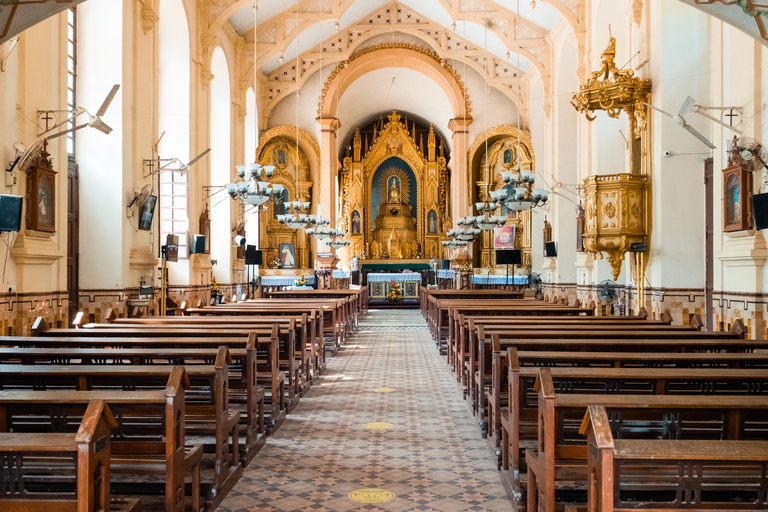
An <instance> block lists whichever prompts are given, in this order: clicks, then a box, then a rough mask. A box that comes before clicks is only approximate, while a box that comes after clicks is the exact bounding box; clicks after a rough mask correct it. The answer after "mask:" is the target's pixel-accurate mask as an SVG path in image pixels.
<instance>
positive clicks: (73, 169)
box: [67, 156, 80, 324]
mask: <svg viewBox="0 0 768 512" xmlns="http://www.w3.org/2000/svg"><path fill="white" fill-rule="evenodd" d="M68 164H69V165H68V166H67V295H68V299H69V311H68V313H69V315H68V320H67V323H68V324H71V323H72V321H73V320H74V318H75V315H76V314H77V311H78V308H79V304H80V173H79V170H78V166H77V163H75V160H74V158H72V156H70V157H69V159H68Z"/></svg>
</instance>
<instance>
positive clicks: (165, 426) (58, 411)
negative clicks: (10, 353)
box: [0, 366, 203, 512]
mask: <svg viewBox="0 0 768 512" xmlns="http://www.w3.org/2000/svg"><path fill="white" fill-rule="evenodd" d="M187 388H189V380H188V379H187V377H186V374H185V372H184V368H183V367H181V366H176V367H174V368H173V370H172V371H171V374H170V377H169V379H168V384H167V385H166V388H165V389H164V390H156V391H155V390H146V391H61V390H58V391H0V432H9V431H13V432H16V433H35V432H37V433H40V434H43V433H60V432H64V433H66V432H74V431H76V430H77V427H78V425H79V424H80V419H81V418H83V417H84V413H85V412H86V407H87V406H88V405H89V403H92V401H94V400H103V401H104V402H106V403H107V404H108V405H109V409H110V410H111V411H112V412H113V414H114V417H115V427H114V429H113V430H112V438H111V454H110V457H109V463H110V472H111V473H112V475H115V474H116V473H125V474H130V475H142V476H143V475H146V474H152V473H160V474H163V475H164V482H163V483H162V484H161V485H160V486H159V488H158V486H157V485H155V483H154V482H142V483H135V482H130V483H128V482H120V481H115V480H113V481H112V489H113V491H114V492H117V493H118V494H128V495H137V494H147V493H150V494H164V495H165V509H166V511H167V512H184V511H185V504H184V498H185V489H184V488H185V484H184V478H185V474H186V473H187V471H189V472H190V473H191V474H192V486H191V487H192V489H191V490H192V492H191V499H192V510H193V511H198V512H199V511H201V510H202V509H201V502H200V497H201V490H200V463H201V459H202V456H203V445H200V444H197V445H192V446H186V444H185V437H184V421H185V404H184V391H185V389H187Z"/></svg>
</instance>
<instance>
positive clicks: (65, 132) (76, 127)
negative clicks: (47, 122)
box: [46, 123, 88, 140]
mask: <svg viewBox="0 0 768 512" xmlns="http://www.w3.org/2000/svg"><path fill="white" fill-rule="evenodd" d="M86 126H88V123H85V124H80V125H77V126H75V127H74V128H70V129H68V130H64V131H63V132H59V133H54V134H53V135H49V136H47V137H46V139H48V140H51V139H55V138H56V137H61V136H62V135H66V134H68V133H70V132H76V131H77V130H79V129H80V128H85V127H86Z"/></svg>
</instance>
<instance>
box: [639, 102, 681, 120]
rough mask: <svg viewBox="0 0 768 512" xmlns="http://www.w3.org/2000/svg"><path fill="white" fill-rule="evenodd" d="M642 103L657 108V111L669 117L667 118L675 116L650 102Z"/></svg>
mask: <svg viewBox="0 0 768 512" xmlns="http://www.w3.org/2000/svg"><path fill="white" fill-rule="evenodd" d="M643 104H644V105H647V106H649V107H651V108H652V109H653V110H658V111H659V112H661V113H662V114H664V115H665V116H667V117H669V118H672V119H674V118H675V116H673V115H672V114H670V113H669V112H665V111H663V110H661V109H660V108H658V107H654V106H653V105H651V104H650V103H646V102H643Z"/></svg>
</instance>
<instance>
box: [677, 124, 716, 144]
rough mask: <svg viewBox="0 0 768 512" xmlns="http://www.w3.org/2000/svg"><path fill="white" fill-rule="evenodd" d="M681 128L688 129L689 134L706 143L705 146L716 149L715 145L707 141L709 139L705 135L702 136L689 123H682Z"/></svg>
mask: <svg viewBox="0 0 768 512" xmlns="http://www.w3.org/2000/svg"><path fill="white" fill-rule="evenodd" d="M683 128H685V129H686V130H688V132H690V134H691V135H693V136H694V137H696V138H697V139H699V140H700V141H701V142H703V143H704V144H706V145H707V147H709V149H717V146H715V145H714V144H712V143H711V142H710V141H709V139H707V138H706V137H705V136H703V135H702V134H700V133H699V132H697V131H696V129H695V128H693V127H692V126H691V125H689V124H684V125H683Z"/></svg>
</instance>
